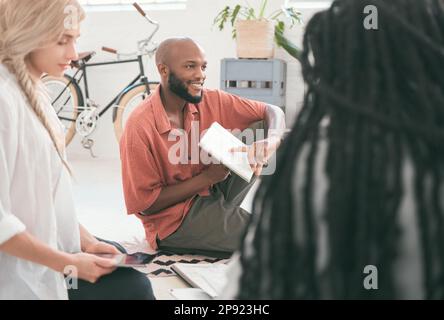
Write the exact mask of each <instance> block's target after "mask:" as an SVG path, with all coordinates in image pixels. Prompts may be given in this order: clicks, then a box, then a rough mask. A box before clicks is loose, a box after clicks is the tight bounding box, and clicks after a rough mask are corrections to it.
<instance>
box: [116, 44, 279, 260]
mask: <svg viewBox="0 0 444 320" xmlns="http://www.w3.org/2000/svg"><path fill="white" fill-rule="evenodd" d="M156 64H157V67H158V71H159V73H160V76H161V84H160V86H159V87H158V88H157V90H156V91H155V92H154V93H153V94H152V95H151V96H149V97H148V98H147V99H146V100H145V101H144V102H143V103H142V104H141V105H140V106H139V107H138V108H137V109H136V110H135V111H134V112H133V113H132V114H131V116H130V117H129V119H128V121H127V123H126V126H125V131H124V134H123V137H122V140H121V142H120V150H121V160H122V174H123V189H124V194H125V202H126V207H127V211H128V214H136V215H137V216H138V217H139V218H140V219H141V221H142V222H143V224H144V227H145V232H146V237H147V240H148V242H149V244H150V245H151V247H153V248H154V249H157V248H160V249H164V250H168V251H173V252H189V253H204V254H211V255H216V253H222V254H230V253H232V252H233V251H234V250H236V249H238V246H239V242H240V237H241V234H242V233H243V231H244V230H245V227H246V225H247V224H248V221H249V217H250V214H249V213H248V212H246V211H244V210H243V209H242V208H240V204H241V202H242V201H243V199H244V198H245V196H246V194H247V193H248V191H249V190H250V188H251V186H252V184H253V182H254V180H255V179H253V181H252V182H250V183H246V182H244V181H243V180H242V179H240V178H239V177H237V176H236V175H234V174H231V175H230V172H229V170H228V169H227V168H226V167H224V166H223V165H221V164H209V165H207V164H205V162H204V161H201V160H202V159H201V156H200V155H201V151H200V150H199V146H198V143H199V139H200V137H201V134H202V132H203V131H205V130H207V129H208V128H209V127H210V126H211V124H212V123H213V122H216V121H217V122H219V123H220V124H221V125H222V126H223V127H224V128H226V129H229V130H238V132H240V131H242V130H244V129H246V128H248V127H249V126H251V125H252V124H253V123H255V122H257V121H261V120H264V121H265V123H266V125H267V128H268V135H267V139H264V140H260V141H257V142H254V143H253V144H252V145H251V146H250V147H248V148H247V149H246V150H236V151H239V152H247V153H248V158H249V160H250V164H251V166H252V168H253V170H254V172H255V175H260V173H261V171H262V167H263V166H264V164H265V163H266V162H267V160H268V159H269V158H270V157H271V155H272V154H273V152H274V151H275V150H276V149H277V147H278V145H279V144H280V141H281V137H282V134H283V131H284V129H285V119H284V114H283V112H282V111H281V110H280V109H279V108H278V107H275V106H270V105H266V104H264V103H261V102H257V101H251V100H247V99H242V98H240V97H237V96H234V95H230V94H228V93H225V92H223V91H219V90H207V89H204V88H203V84H204V81H205V69H206V65H207V62H206V60H205V54H204V52H203V50H202V49H201V47H200V46H199V45H198V44H196V43H195V42H194V41H193V40H191V39H187V38H173V39H168V40H166V41H164V42H163V43H162V44H161V45H160V46H159V49H158V51H157V55H156Z"/></svg>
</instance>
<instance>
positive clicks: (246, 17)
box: [214, 0, 302, 59]
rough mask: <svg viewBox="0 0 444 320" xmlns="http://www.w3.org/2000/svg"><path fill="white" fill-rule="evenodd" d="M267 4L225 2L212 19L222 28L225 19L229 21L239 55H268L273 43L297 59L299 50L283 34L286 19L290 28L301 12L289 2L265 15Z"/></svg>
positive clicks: (267, 56) (245, 56)
mask: <svg viewBox="0 0 444 320" xmlns="http://www.w3.org/2000/svg"><path fill="white" fill-rule="evenodd" d="M267 5H268V0H261V3H260V6H259V8H258V10H256V9H255V8H254V7H252V6H251V5H250V4H249V3H248V2H246V3H245V5H240V4H238V5H236V6H235V7H230V6H226V7H225V8H224V9H222V10H221V11H220V12H219V13H218V15H217V16H216V18H215V19H214V25H217V26H218V28H219V30H223V29H224V28H225V26H226V24H227V23H230V24H231V26H232V28H233V38H235V39H236V41H237V53H238V57H239V58H257V59H261V58H262V59H264V58H272V57H273V56H274V43H276V44H277V45H278V46H280V47H282V48H283V49H284V50H286V51H287V52H288V53H289V54H290V55H291V56H293V57H295V58H296V59H299V57H300V52H301V50H300V49H299V48H298V47H297V46H296V45H294V44H293V43H292V42H291V41H290V40H289V39H288V38H287V37H285V35H284V32H285V30H286V27H287V23H289V28H293V27H294V26H295V25H296V24H297V23H301V22H302V21H301V13H300V12H299V11H297V10H296V9H295V8H294V7H292V6H285V5H284V6H282V7H281V8H280V9H278V10H276V11H274V12H272V13H271V14H268V15H266V9H267ZM285 18H286V19H285Z"/></svg>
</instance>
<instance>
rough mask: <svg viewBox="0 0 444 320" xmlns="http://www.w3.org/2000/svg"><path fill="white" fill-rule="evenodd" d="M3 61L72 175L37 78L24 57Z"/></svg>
mask: <svg viewBox="0 0 444 320" xmlns="http://www.w3.org/2000/svg"><path fill="white" fill-rule="evenodd" d="M3 63H4V64H5V65H6V66H7V67H8V69H9V70H10V71H11V72H12V73H13V74H15V76H16V77H17V81H18V83H19V85H20V87H21V89H22V91H23V93H24V94H25V96H26V98H27V99H28V102H29V105H30V106H31V108H32V110H33V111H34V113H35V114H36V115H37V117H38V119H39V120H40V122H41V123H42V124H43V126H44V127H45V129H46V131H47V132H48V134H49V136H50V138H51V140H52V142H53V144H54V147H55V149H56V151H57V154H58V155H59V157H60V160H61V161H62V163H63V165H64V166H65V167H66V169H67V170H68V172H69V174H70V175H72V171H71V168H70V167H69V165H68V163H67V162H66V160H65V157H64V155H63V154H64V145H62V146H61V145H60V144H59V143H57V137H56V135H55V133H54V131H53V127H52V125H51V123H50V121H49V120H48V118H47V117H46V115H45V111H44V109H43V108H42V103H41V100H40V99H39V96H38V94H37V90H36V88H37V83H36V81H35V80H33V79H32V77H31V75H30V73H29V71H28V68H27V67H26V64H25V61H24V59H5V60H4V61H3ZM63 143H64V141H63Z"/></svg>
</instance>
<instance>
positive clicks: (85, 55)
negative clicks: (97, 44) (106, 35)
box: [71, 51, 96, 68]
mask: <svg viewBox="0 0 444 320" xmlns="http://www.w3.org/2000/svg"><path fill="white" fill-rule="evenodd" d="M95 54H96V52H95V51H87V52H81V53H79V58H78V59H77V60H73V61H71V66H72V67H73V68H80V66H81V64H82V63H83V64H85V63H87V62H88V61H89V60H91V58H92V57H93V56H94V55H95Z"/></svg>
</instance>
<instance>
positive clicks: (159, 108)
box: [151, 85, 199, 134]
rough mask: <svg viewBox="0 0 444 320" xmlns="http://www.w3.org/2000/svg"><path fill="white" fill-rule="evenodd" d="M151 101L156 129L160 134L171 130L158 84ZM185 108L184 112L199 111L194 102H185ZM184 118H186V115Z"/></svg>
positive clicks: (193, 112) (192, 112)
mask: <svg viewBox="0 0 444 320" xmlns="http://www.w3.org/2000/svg"><path fill="white" fill-rule="evenodd" d="M151 101H152V102H151V103H152V105H153V110H154V122H155V123H156V128H157V131H158V132H159V133H160V134H164V133H166V132H169V131H171V123H170V120H169V119H168V115H167V113H166V111H165V108H164V106H163V103H162V99H161V98H160V85H158V86H157V88H156V90H155V91H154V93H153V96H152V99H151ZM185 110H186V113H191V114H195V113H199V109H198V108H197V107H196V105H195V104H192V103H187V105H186V106H185ZM184 119H187V117H186V115H185V117H184Z"/></svg>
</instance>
